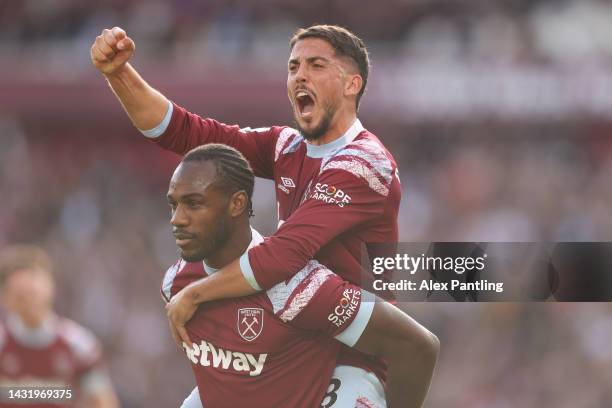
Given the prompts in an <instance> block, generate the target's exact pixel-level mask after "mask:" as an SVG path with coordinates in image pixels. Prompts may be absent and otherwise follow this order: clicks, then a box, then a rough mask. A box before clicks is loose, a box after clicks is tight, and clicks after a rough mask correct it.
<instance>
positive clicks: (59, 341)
mask: <svg viewBox="0 0 612 408" xmlns="http://www.w3.org/2000/svg"><path fill="white" fill-rule="evenodd" d="M100 362H101V349H100V346H99V345H98V342H97V341H96V339H95V337H94V336H93V335H92V334H91V333H89V331H87V330H86V329H84V328H83V327H81V326H79V325H78V324H76V323H75V322H73V321H71V320H68V319H65V318H61V317H56V316H53V317H51V318H50V319H48V320H47V321H45V322H44V324H43V325H42V326H41V327H40V328H37V329H28V328H26V327H25V326H24V325H23V324H22V323H21V320H19V318H18V317H17V316H13V315H9V316H7V318H6V320H4V321H2V322H0V386H1V387H11V388H19V387H58V388H62V389H66V390H71V394H72V398H71V399H70V400H66V402H65V403H64V402H62V403H61V404H50V403H49V404H42V403H40V402H37V403H35V404H31V405H26V406H36V407H73V406H76V401H77V400H78V397H79V396H80V394H82V392H81V391H83V388H87V387H93V386H95V385H94V383H95V382H96V381H97V380H98V378H97V377H99V376H101V375H102V374H101V373H100V372H99V366H100ZM104 375H105V374H104ZM21 402H23V401H21ZM14 406H16V404H14V403H7V402H2V401H0V407H1V408H9V407H14ZM19 406H21V405H19Z"/></svg>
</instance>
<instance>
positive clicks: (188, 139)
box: [143, 104, 282, 179]
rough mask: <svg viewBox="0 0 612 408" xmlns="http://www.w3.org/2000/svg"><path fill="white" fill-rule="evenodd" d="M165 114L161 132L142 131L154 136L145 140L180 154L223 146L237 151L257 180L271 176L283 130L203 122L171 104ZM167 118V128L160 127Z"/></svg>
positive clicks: (198, 117) (211, 121) (203, 120)
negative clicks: (215, 144)
mask: <svg viewBox="0 0 612 408" xmlns="http://www.w3.org/2000/svg"><path fill="white" fill-rule="evenodd" d="M168 112H169V114H168V115H166V116H167V117H166V118H165V120H164V121H162V123H161V124H160V126H162V128H161V129H159V127H156V128H155V129H151V130H147V131H145V132H148V134H149V135H151V136H153V137H151V136H148V137H149V139H148V140H151V141H152V142H153V143H156V144H158V145H159V146H161V147H162V148H164V149H167V150H170V151H173V152H175V153H178V154H180V155H184V154H185V153H187V152H188V151H190V150H191V149H193V148H195V147H198V146H201V145H204V144H208V143H223V144H226V145H229V146H232V147H233V148H235V149H236V150H238V151H240V153H242V154H243V155H244V157H246V159H247V160H248V161H249V163H250V164H251V167H252V168H253V171H254V173H255V175H256V176H257V177H262V178H269V179H271V178H273V177H274V175H273V169H274V152H275V145H276V140H277V138H278V134H279V133H280V132H281V131H282V128H280V127H266V128H258V129H251V128H242V129H241V128H240V127H239V126H236V125H226V124H224V123H221V122H219V121H216V120H214V119H210V118H206V119H204V118H202V117H200V116H198V115H196V114H193V113H191V112H189V111H187V110H186V109H184V108H181V107H180V106H178V105H176V104H173V105H172V109H171V110H170V109H169V110H168ZM168 118H169V122H168V123H167V127H166V126H163V125H164V122H165V121H167V120H168ZM164 128H165V130H164ZM156 130H157V131H156ZM160 130H163V132H162V133H161V135H159V136H157V137H154V136H155V135H157V134H158V133H159V131H160ZM143 133H144V132H143ZM146 135H147V133H145V136H146Z"/></svg>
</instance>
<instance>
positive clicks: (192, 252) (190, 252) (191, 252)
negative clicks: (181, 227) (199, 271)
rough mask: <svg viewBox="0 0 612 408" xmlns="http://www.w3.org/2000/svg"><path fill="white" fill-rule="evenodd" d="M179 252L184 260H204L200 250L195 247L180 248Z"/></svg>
mask: <svg viewBox="0 0 612 408" xmlns="http://www.w3.org/2000/svg"><path fill="white" fill-rule="evenodd" d="M179 253H180V254H181V258H183V260H184V261H186V262H199V261H202V260H204V255H203V254H202V251H198V250H197V249H187V248H180V249H179Z"/></svg>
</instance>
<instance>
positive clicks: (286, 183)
mask: <svg viewBox="0 0 612 408" xmlns="http://www.w3.org/2000/svg"><path fill="white" fill-rule="evenodd" d="M281 182H282V183H283V186H285V187H287V188H295V183H294V182H293V180H291V179H290V178H289V177H281Z"/></svg>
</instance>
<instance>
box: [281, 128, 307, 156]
mask: <svg viewBox="0 0 612 408" xmlns="http://www.w3.org/2000/svg"><path fill="white" fill-rule="evenodd" d="M303 142H304V137H303V136H302V135H301V134H300V132H299V131H298V130H297V129H293V128H290V127H282V128H279V134H278V138H277V139H276V147H275V149H274V161H275V162H276V161H278V159H279V158H281V156H283V155H286V154H289V153H293V152H295V151H296V150H297V149H298V147H300V144H301V143H303Z"/></svg>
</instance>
